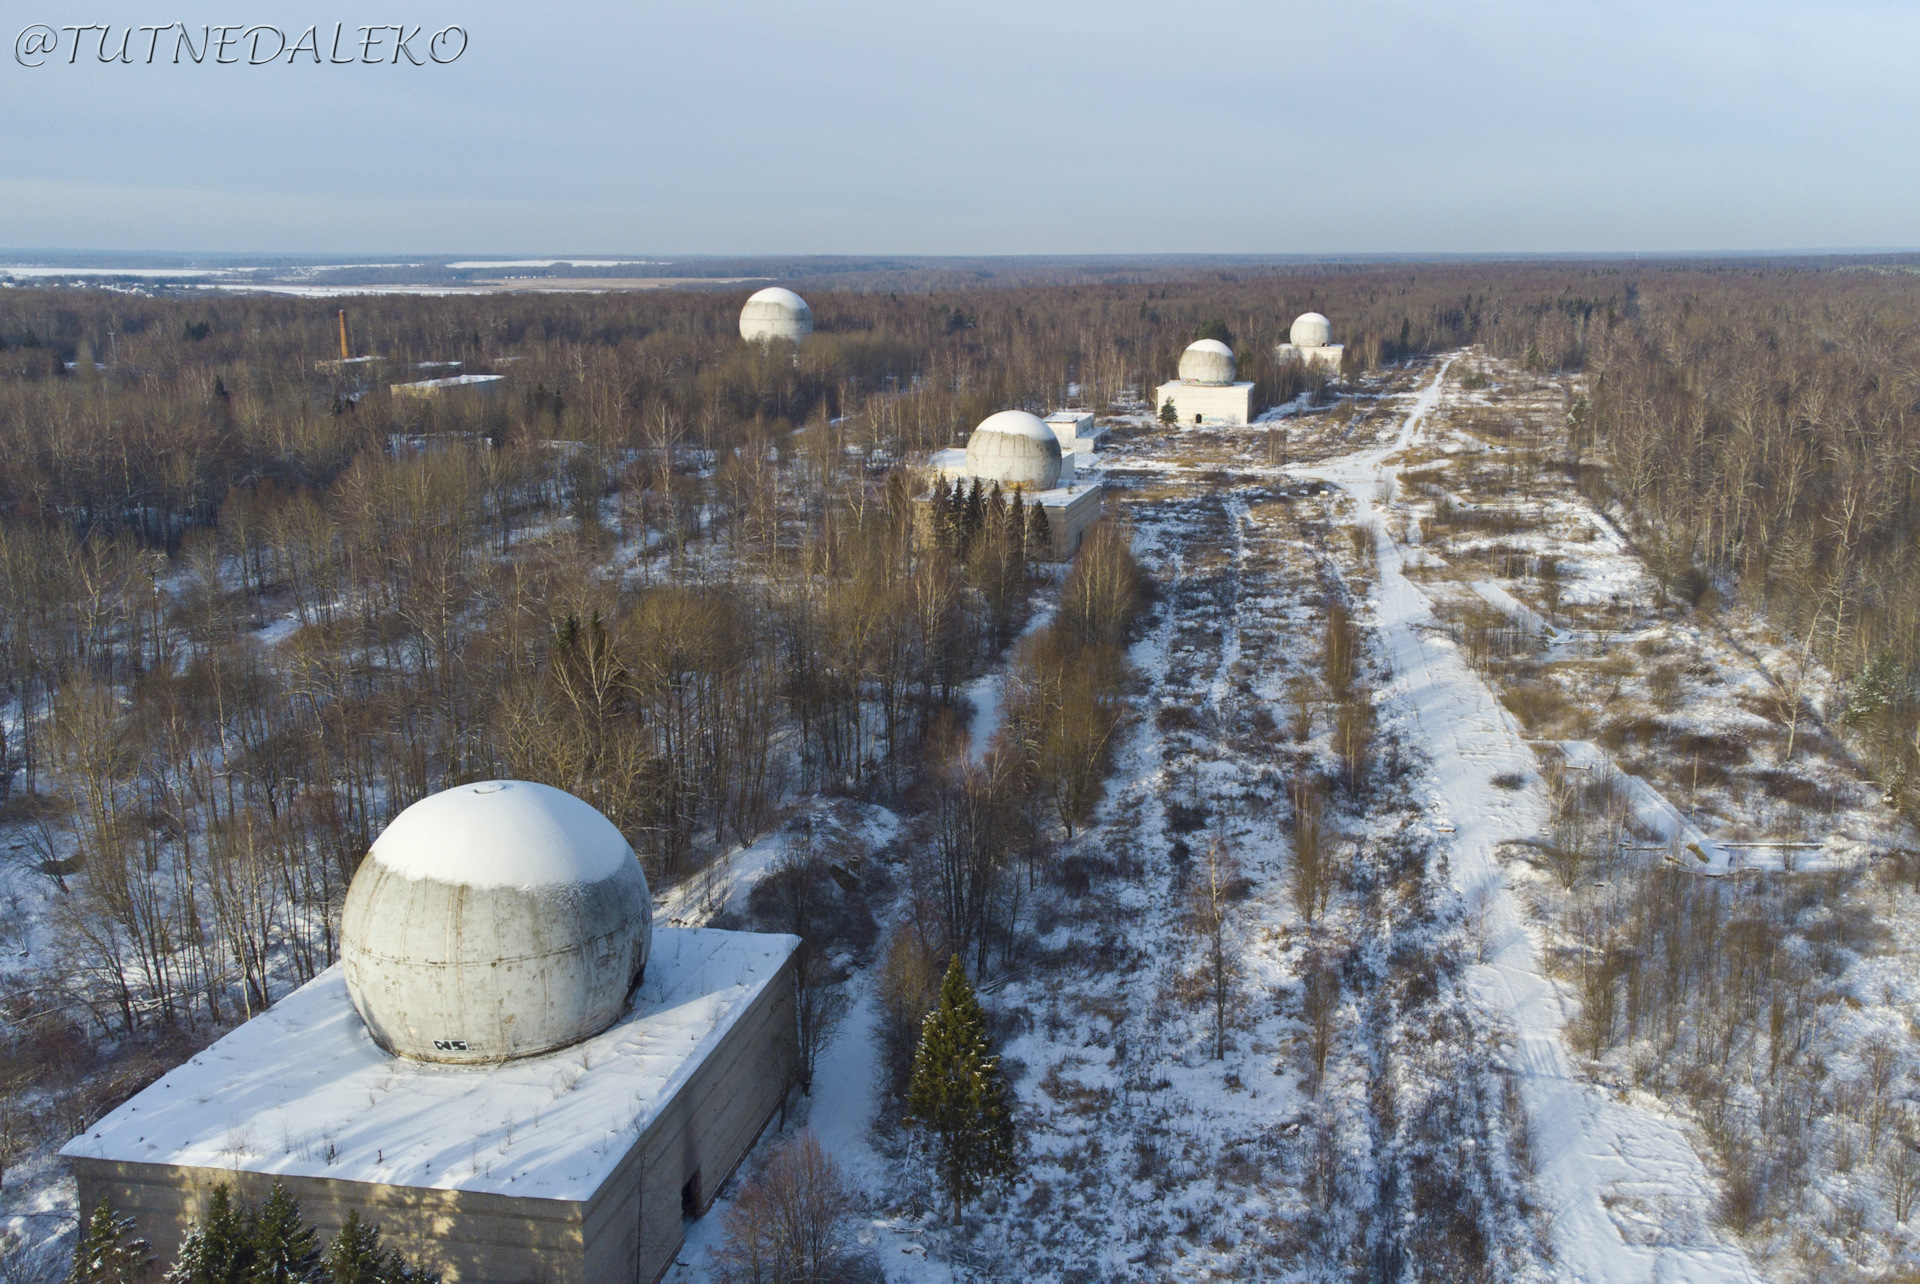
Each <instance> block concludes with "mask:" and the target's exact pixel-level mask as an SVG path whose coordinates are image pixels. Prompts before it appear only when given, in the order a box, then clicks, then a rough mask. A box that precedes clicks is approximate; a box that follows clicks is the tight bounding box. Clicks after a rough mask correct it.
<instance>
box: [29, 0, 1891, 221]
mask: <svg viewBox="0 0 1920 1284" xmlns="http://www.w3.org/2000/svg"><path fill="white" fill-rule="evenodd" d="M376 9H377V10H380V12H377V13H376V12H375V10H376ZM6 11H7V16H6V18H5V22H6V23H7V24H8V27H7V30H6V32H5V38H6V40H7V42H8V43H9V45H11V44H12V42H13V40H14V37H15V36H16V35H17V34H18V32H19V31H20V30H21V29H22V28H24V27H25V26H27V25H28V24H29V23H32V22H36V21H38V22H45V23H48V24H50V25H54V26H58V25H61V24H63V23H64V24H72V23H81V22H101V23H112V24H114V25H115V27H116V28H118V27H119V26H120V24H124V23H132V24H134V25H136V26H137V25H138V24H141V23H149V24H153V23H160V22H165V21H167V20H169V19H175V18H177V19H180V20H182V21H184V22H186V23H188V24H190V25H191V26H192V27H193V28H194V29H195V34H196V37H197V35H198V28H199V26H200V24H203V23H208V22H247V23H272V24H277V25H279V26H281V27H283V28H286V29H287V30H288V31H289V33H291V34H295V35H297V33H298V32H299V31H301V30H304V28H305V27H306V26H308V25H309V24H311V23H318V24H320V25H321V27H322V30H323V32H324V33H326V34H327V35H329V36H330V35H331V31H332V27H333V24H334V23H335V22H343V23H345V24H346V26H347V29H348V33H349V39H350V40H351V39H352V38H353V28H354V27H355V26H357V25H358V24H361V23H368V22H380V21H387V22H393V21H398V20H399V19H400V18H401V17H403V16H404V17H405V19H406V20H407V22H408V23H409V24H410V25H413V24H418V25H421V26H424V27H425V28H426V30H427V31H428V32H431V31H432V30H434V29H435V28H436V27H439V26H442V25H445V24H447V23H459V24H460V25H462V26H463V27H465V28H466V29H467V30H468V31H469V32H470V33H471V44H470V47H469V48H468V51H467V52H466V53H465V55H464V56H462V57H461V58H460V60H459V61H457V62H455V63H453V64H452V65H450V66H432V65H429V66H426V67H420V68H415V67H411V66H402V67H398V68H396V67H393V66H390V65H381V66H347V67H336V66H322V67H314V66H312V65H311V64H310V63H307V62H305V61H303V62H302V63H300V64H299V65H296V66H292V67H289V66H287V65H286V64H285V63H284V62H279V63H275V64H273V65H271V66H266V67H248V66H244V65H236V66H224V67H216V66H213V65H211V60H209V62H208V63H207V64H204V65H199V66H195V65H191V64H187V65H181V66H174V65H171V63H170V61H169V59H170V58H171V54H172V50H171V45H172V37H171V36H169V37H166V38H163V40H162V42H161V56H160V65H155V66H150V67H149V66H143V65H134V66H123V65H118V64H115V65H111V66H103V65H100V64H99V62H98V59H97V55H96V53H95V50H94V44H93V43H92V42H97V35H96V36H91V37H89V38H88V39H89V41H90V43H89V45H88V46H87V47H85V48H84V49H83V50H82V52H81V54H80V56H79V62H78V63H77V64H75V65H69V64H68V63H67V62H66V57H67V52H66V50H65V49H64V48H63V49H62V50H61V51H59V52H58V53H57V54H56V55H55V57H54V58H52V59H51V60H49V61H48V63H47V65H45V66H41V67H38V68H27V67H22V66H20V65H19V63H18V62H17V61H16V60H15V59H14V58H13V57H12V56H9V55H0V112H3V113H4V121H5V128H6V131H7V135H8V145H7V148H6V151H5V155H6V162H5V164H4V166H3V167H0V245H6V246H16V247H20V246H43V247H74V248H102V249H105V248H114V249H143V250H175V249H177V250H230V251H248V252H251V251H268V250H281V251H289V252H324V253H335V252H346V251H354V250H361V251H386V252H421V253H430V252H442V251H444V252H476V253H477V252H521V253H541V254H547V253H553V254H581V255H584V254H587V253H590V252H600V253H647V252H655V253H666V254H673V253H680V254H687V253H702V252H709V253H829V254H831V253H850V254H867V253H920V254H938V253H956V254H997V253H1008V254H1020V253H1109V252H1138V253H1155V252H1219V253H1239V252H1246V253H1303V254H1312V253H1343V252H1356V251H1374V252H1429V251H1433V252H1445V251H1453V252H1468V253H1473V252H1495V251H1646V252H1661V251H1694V250H1730V249H1780V248H1810V247H1834V248H1847V247H1854V248H1859V247H1887V246H1914V245H1920V226H1916V224H1920V166H1917V165H1915V164H1914V163H1913V155H1914V142H1915V135H1916V132H1920V6H1913V5H1910V4H1896V3H1851V2H1848V0H1838V2H1829V3H1823V4H1807V3H1804V2H1801V3H1794V4H1786V3H1774V2H1773V0H1750V2H1748V3H1737V4H1736V3H1696V4H1685V3H1660V4H1656V3H1593V2H1574V3H1507V2H1501V0H1483V2H1479V3H1457V4H1447V3H1426V4H1414V3H1405V2H1403V0H1357V2H1356V0H1328V2H1327V3H1325V4H1311V5H1310V4H1302V3H1294V2H1293V0H1281V2H1269V3H1211V4H1204V5H1203V4H1192V3H1188V4H1142V3H1127V2H1125V0H1120V2H1116V3H1087V4H1071V5H1069V4H1061V3H1051V2H1050V0H1011V2H1007V0H972V2H970V3H965V4H928V3H925V0H920V2H918V3H897V4H886V5H883V4H872V3H851V4H850V3H837V2H834V0H817V2H815V3H809V4H796V3H793V2H792V0H775V2H771V3H763V2H761V0H721V2H716V3H703V4H699V5H688V4H681V5H673V6H668V5H664V4H659V3H653V2H652V0H637V2H629V3H623V4H606V5H599V4H592V5H589V4H577V5H571V6H562V5H553V6H548V5H541V6H534V5H531V4H518V5H507V4H501V3H495V2H492V0H484V2H483V0H469V2H466V3H460V2H457V0H456V2H452V3H449V2H448V0H382V2H381V3H380V4H379V5H368V4H365V3H364V2H361V0H355V2H352V3H349V2H346V0H313V2H309V0H300V2H299V3H288V2H287V0H222V3H220V4H206V3H201V2H200V0H179V2H175V0H169V2H168V3H166V4H155V3H151V2H149V0H141V2H138V3H126V2H125V0H15V2H14V3H12V4H9V5H7V6H6ZM70 38H71V37H67V36H63V37H62V39H63V40H66V39H70ZM143 39H144V37H136V44H135V58H136V62H138V61H139V60H141V59H143V58H144V47H142V46H141V45H140V43H139V42H140V41H141V40H143ZM118 43H119V35H118V31H117V30H116V33H115V35H114V37H113V44H114V46H115V47H117V45H118ZM423 43H424V42H423V41H421V42H416V44H415V48H416V49H417V48H419V47H420V46H421V44H423ZM89 64H91V65H89Z"/></svg>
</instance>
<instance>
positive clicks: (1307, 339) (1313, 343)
mask: <svg viewBox="0 0 1920 1284" xmlns="http://www.w3.org/2000/svg"><path fill="white" fill-rule="evenodd" d="M1287 338H1288V339H1289V340H1290V341H1291V342H1292V343H1293V346H1294V347H1296V348H1324V347H1326V346H1327V345H1328V344H1329V343H1332V342H1333V322H1331V321H1329V320H1327V319H1326V318H1325V317H1323V316H1321V315H1320V314H1319V313H1318V312H1302V313H1301V314H1300V315H1299V316H1297V317H1295V318H1294V319H1293V328H1292V329H1291V330H1289V331H1288V332H1287Z"/></svg>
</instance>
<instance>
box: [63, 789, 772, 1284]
mask: <svg viewBox="0 0 1920 1284" xmlns="http://www.w3.org/2000/svg"><path fill="white" fill-rule="evenodd" d="M798 945H799V941H798V938H796V937H792V936H783V935H765V934H758V933H749V932H720V931H710V930H677V929H661V930H660V931H658V932H656V931H654V929H653V925H652V902H651V899H650V898H649V896H648V892H647V885H646V878H645V876H644V875H643V874H642V872H641V870H640V865H639V862H638V860H637V859H636V858H635V857H634V854H633V849H632V848H631V847H630V846H628V844H627V842H626V840H625V839H624V838H623V837H621V835H620V832H619V830H618V829H616V828H615V827H614V826H613V824H612V823H611V822H610V821H608V820H607V819H606V817H604V816H602V815H601V814H600V813H599V812H598V811H596V810H595V809H594V808H593V807H591V806H590V805H588V804H587V803H585V802H582V801H581V800H580V799H578V798H575V797H573V796H572V795H570V794H567V793H564V792H562V791H560V790H557V789H552V788H549V787H547V786H545V785H539V784H534V783H531V782H527V781H483V782H480V783H477V784H469V785H461V786H457V787H455V788H453V789H449V790H446V791H444V792H442V793H439V794H435V795H433V796H431V797H428V798H426V799H423V800H422V801H420V802H417V803H415V804H414V805H413V806H412V807H409V808H408V809H407V810H405V811H403V812H402V813H401V814H400V815H399V816H398V817H397V818H395V820H394V821H393V823H392V824H390V825H389V826H388V827H387V828H386V830H385V831H384V832H383V833H382V834H381V835H380V837H379V838H378V839H377V840H376V841H375V842H374V844H373V848H372V850H371V851H370V852H369V853H368V855H367V857H366V859H365V860H363V861H362V862H361V867H360V869H359V871H358V872H357V873H356V874H355V876H354V880H353V883H352V885H351V887H350V888H349V890H348V893H347V902H346V907H345V911H344V913H343V916H342V927H341V962H340V963H339V964H338V965H336V966H334V967H331V968H328V969H327V970H326V971H324V972H322V973H321V974H320V975H319V976H318V977H316V978H315V979H314V980H312V981H311V982H309V983H308V984H306V985H304V986H302V987H301V988H300V989H298V990H296V991H294V992H293V993H292V994H290V995H288V996H287V997H286V998H284V999H282V1000H281V1001H280V1002H278V1003H276V1004H275V1005H274V1006H273V1007H271V1008H269V1009H268V1010H267V1011H266V1012H264V1013H262V1014H261V1015H260V1016H257V1017H255V1018H254V1019H253V1020H251V1021H248V1022H247V1023H246V1024H244V1025H242V1026H241V1027H240V1028H238V1029H237V1030H235V1031H233V1032H232V1033H231V1034H229V1035H227V1036H226V1037H225V1038H223V1039H221V1040H220V1041H218V1042H217V1043H215V1044H214V1045H213V1046H212V1047H210V1048H208V1049H207V1050H206V1051H204V1052H202V1053H200V1054H199V1055H197V1056H195V1057H193V1058H191V1059H190V1060H189V1061H187V1062H186V1064H184V1065H181V1066H178V1067H176V1068H175V1069H174V1070H172V1071H171V1072H169V1073H168V1074H166V1075H164V1076H162V1077H161V1078H160V1079H159V1080H158V1081H156V1082H155V1083H154V1084H152V1085H151V1086H150V1087H148V1088H147V1089H145V1090H144V1091H142V1092H140V1093H139V1094H137V1095H136V1096H134V1097H133V1098H132V1099H131V1100H129V1101H128V1102H126V1103H125V1104H124V1105H122V1106H120V1107H119V1108H118V1109H116V1110H114V1111H113V1112H111V1113H110V1114H108V1115H107V1116H106V1117H105V1118H104V1119H102V1120H100V1121H99V1122H98V1123H96V1124H95V1125H94V1126H93V1127H91V1128H89V1129H88V1130H87V1131H86V1132H85V1133H84V1134H82V1135H81V1136H79V1137H76V1138H74V1139H73V1140H72V1141H71V1142H69V1143H68V1144H67V1146H66V1147H65V1148H64V1149H63V1150H62V1151H61V1154H62V1155H64V1156H65V1157H66V1158H67V1159H68V1160H69V1162H70V1163H71V1164H72V1167H73V1171H74V1176H75V1178H76V1180H77V1182H78V1185H79V1195H80V1199H81V1202H82V1205H83V1206H85V1207H93V1206H95V1205H97V1204H98V1203H99V1202H100V1200H101V1199H103V1198H104V1199H106V1200H107V1201H108V1202H109V1203H110V1204H112V1205H113V1207H114V1208H115V1209H116V1210H117V1211H118V1212H119V1213H120V1214H121V1215H123V1216H130V1217H132V1218H133V1219H134V1221H135V1223H136V1225H137V1227H138V1232H139V1234H140V1235H141V1236H142V1237H144V1238H145V1239H147V1240H148V1241H149V1242H150V1243H151V1244H152V1245H153V1248H154V1250H155V1252H156V1254H157V1255H158V1256H159V1257H160V1259H161V1260H163V1261H164V1260H167V1259H169V1258H171V1257H172V1255H173V1254H174V1253H175V1252H176V1251H177V1249H178V1246H179V1243H180V1240H181V1239H182V1237H183V1236H184V1235H185V1234H186V1232H187V1230H188V1229H189V1228H190V1227H191V1226H192V1224H193V1223H194V1222H195V1221H197V1220H198V1219H199V1218H200V1217H201V1216H203V1215H204V1213H205V1211H206V1208H207V1205H208V1201H209V1199H210V1198H211V1196H212V1193H213V1190H214V1188H215V1187H216V1186H218V1185H221V1184H226V1185H228V1186H230V1187H232V1188H233V1191H234V1194H235V1195H236V1196H237V1197H239V1198H241V1199H245V1200H248V1201H251V1202H256V1203H257V1202H258V1201H260V1200H261V1199H264V1198H265V1196H266V1195H267V1193H268V1192H269V1191H270V1190H271V1189H272V1187H273V1185H274V1184H275V1183H280V1184H283V1185H285V1186H286V1187H287V1188H288V1190H289V1191H290V1192H291V1193H292V1194H293V1195H294V1196H295V1197H296V1198H297V1199H299V1201H300V1204H301V1209H302V1211H303V1213H304V1214H305V1215H306V1217H307V1218H308V1219H309V1220H310V1221H311V1222H312V1223H313V1224H314V1225H315V1226H316V1227H317V1228H318V1229H319V1230H320V1232H321V1234H322V1236H323V1238H330V1237H331V1235H332V1234H333V1232H335V1231H337V1230H338V1228H339V1226H340V1225H341V1223H342V1222H344V1221H345V1219H346V1217H347V1214H348V1213H349V1212H350V1211H356V1210H357V1211H358V1212H359V1213H360V1215H361V1217H362V1218H364V1219H366V1220H368V1221H371V1222H375V1223H378V1224H379V1226H380V1227H381V1230H382V1232H383V1233H384V1235H385V1236H386V1237H387V1238H388V1239H389V1240H390V1241H391V1242H392V1243H393V1245H394V1246H395V1247H397V1248H399V1249H400V1250H401V1251H402V1252H404V1253H406V1254H407V1255H408V1256H409V1257H411V1258H413V1259H415V1260H416V1261H418V1262H420V1263H422V1264H423V1265H426V1266H429V1267H431V1268H433V1269H436V1270H439V1271H441V1272H442V1273H443V1274H444V1276H445V1278H446V1280H447V1281H448V1284H528V1282H532V1281H540V1282H541V1284H548V1282H552V1284H602V1282H603V1281H622V1282H628V1281H631V1282H634V1284H651V1281H653V1280H655V1279H657V1278H658V1277H659V1276H660V1275H661V1274H662V1273H664V1272H665V1270H666V1268H667V1267H668V1266H670V1265H672V1263H673V1257H674V1253H675V1252H676V1251H677V1249H678V1248H679V1246H680V1242H681V1238H682V1227H683V1221H682V1219H683V1216H684V1215H687V1214H694V1215H697V1214H699V1213H701V1212H704V1211H705V1210H706V1207H707V1205H708V1203H709V1202H710V1201H711V1199H712V1196H713V1192H714V1191H716V1190H717V1189H718V1188H719V1186H720V1185H721V1183H722V1182H724V1181H725V1180H726V1178H727V1176H728V1174H729V1173H731V1172H732V1171H733V1169H734V1167H735V1166H736V1165H737V1164H738V1163H739V1161H740V1160H741V1158H742V1157H743V1156H744V1155H745V1154H746V1152H747V1150H748V1148H749V1147H751V1145H752V1144H753V1141H754V1139H755V1138H756V1137H758V1136H759V1134H760V1132H761V1130H762V1129H763V1128H764V1127H765V1125H766V1123H767V1122H768V1121H769V1119H771V1118H772V1116H773V1114H774V1113H775V1111H776V1110H778V1109H779V1108H780V1106H781V1104H782V1103H783V1102H784V1100H785V1098H786V1094H787V1091H788V1089H789V1086H790V1085H791V1083H792V1082H793V1077H794V1071H795V1065H796V1060H797V1049H796V1040H795V1025H794V1010H793V1004H794V982H793V967H794V961H793V960H794V951H795V950H796V948H797V947H798Z"/></svg>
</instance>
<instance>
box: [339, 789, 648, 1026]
mask: <svg viewBox="0 0 1920 1284" xmlns="http://www.w3.org/2000/svg"><path fill="white" fill-rule="evenodd" d="M652 942H653V901H652V899H651V898H650V897H649V896H648V894H647V879H646V875H644V874H643V873H641V872H640V862H639V861H638V860H637V859H635V858H634V854H633V848H632V847H630V846H628V844H627V840H626V839H625V838H623V837H621V835H620V831H619V830H618V829H615V828H614V826H613V822H612V821H610V820H608V819H607V818H606V817H605V816H603V815H601V814H600V813H599V812H598V811H597V810H595V809H594V808H593V807H592V806H590V805H589V804H587V803H585V802H582V801H581V800H580V799H578V798H575V797H574V796H573V795H572V794H569V793H565V792H563V791H561V790H558V789H554V788H551V787H549V786H547V785H537V784H533V783H530V782H528V781H524V780H488V781H482V782H480V783H477V784H471V785H459V786H456V787H454V788H452V789H448V790H444V791H442V792H440V793H437V794H434V795H432V796H431V797H427V798H423V799H421V800H420V801H419V802H417V803H415V804H413V806H411V807H409V808H407V809H406V810H405V811H403V812H401V813H400V814H399V815H398V816H396V817H394V820H393V823H392V824H390V825H388V826H387V827H386V829H385V830H384V831H383V832H382V833H381V835H380V837H378V838H376V839H374V842H373V849H372V850H371V851H369V852H368V853H367V856H366V859H365V860H363V861H361V863H360V870H359V872H358V873H356V874H355V875H354V876H353V884H352V886H350V887H349V888H348V889H347V903H346V908H345V911H344V913H343V914H342V916H341V924H340V958H341V964H342V966H343V968H344V970H345V973H346V981H347V992H348V993H349V994H350V995H351V996H352V997H353V1006H354V1007H355V1008H357V1009H358V1010H359V1012H360V1016H361V1019H362V1020H364V1021H365V1022H366V1023H367V1031H368V1033H370V1034H371V1035H372V1036H373V1039H374V1042H376V1043H378V1044H379V1045H380V1046H381V1047H383V1048H385V1049H387V1050H388V1051H389V1052H393V1053H397V1054H398V1055H400V1056H404V1057H414V1058H417V1059H419V1060H422V1061H454V1062H493V1061H504V1060H506V1059H507V1058H509V1057H524V1056H529V1055H531V1054H533V1053H536V1052H547V1051H550V1050H552V1049H554V1048H560V1047H565V1046H566V1045H567V1044H570V1043H576V1042H578V1041H579V1040H581V1039H584V1038H586V1037H588V1036H589V1035H592V1034H597V1033H599V1032H600V1031H601V1030H604V1029H606V1028H607V1027H608V1026H609V1025H612V1024H613V1023H614V1021H616V1020H617V1019H618V1018H619V1017H620V1014H621V1013H622V1012H624V1011H625V1010H626V1006H627V998H628V996H629V994H631V992H632V990H633V985H634V982H635V981H636V980H637V979H638V978H639V976H640V972H641V969H643V968H644V967H645V966H646V963H647V950H648V947H649V946H650V945H651V944H652Z"/></svg>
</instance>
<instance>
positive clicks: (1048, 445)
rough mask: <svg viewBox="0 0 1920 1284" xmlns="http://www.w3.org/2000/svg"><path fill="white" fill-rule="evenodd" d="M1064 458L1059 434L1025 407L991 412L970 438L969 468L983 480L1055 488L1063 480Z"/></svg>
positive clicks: (1036, 487) (1046, 488)
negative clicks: (1023, 408)
mask: <svg viewBox="0 0 1920 1284" xmlns="http://www.w3.org/2000/svg"><path fill="white" fill-rule="evenodd" d="M1062 462H1063V457H1062V455H1061V453H1060V438H1059V437H1057V436H1056V435H1055V434H1054V431H1053V429H1051V428H1049V427H1047V425H1046V423H1045V422H1044V421H1042V420H1041V418H1040V417H1039V416H1038V415H1030V414H1028V413H1027V412H1026V411H1024V410H1002V411H1001V412H1000V413H998V414H993V415H988V416H987V417H986V418H985V419H982V420H981V421H980V426H979V427H978V428H975V429H974V430H973V436H971V437H969V438H968V439H967V472H968V473H969V474H970V475H972V476H974V477H978V478H979V479H980V480H981V481H983V482H999V483H1000V484H1001V485H1003V486H1018V487H1020V488H1021V489H1022V490H1031V491H1043V490H1052V489H1053V488H1054V487H1055V486H1058V485H1059V484H1060V468H1061V464H1062Z"/></svg>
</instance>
